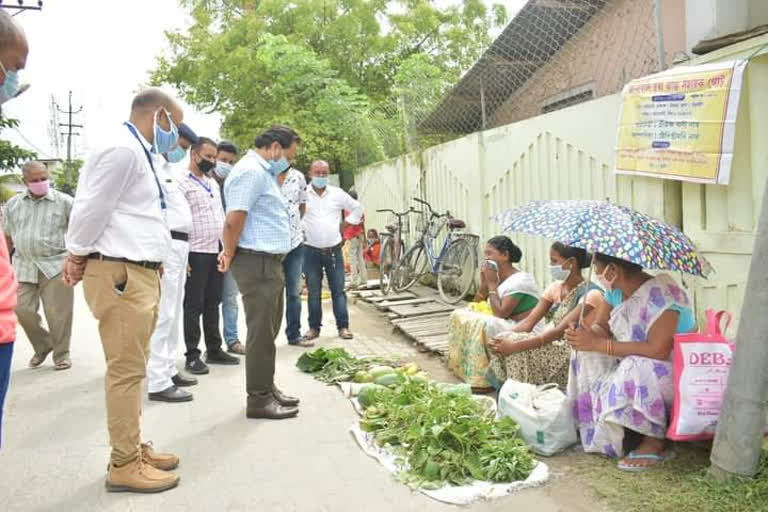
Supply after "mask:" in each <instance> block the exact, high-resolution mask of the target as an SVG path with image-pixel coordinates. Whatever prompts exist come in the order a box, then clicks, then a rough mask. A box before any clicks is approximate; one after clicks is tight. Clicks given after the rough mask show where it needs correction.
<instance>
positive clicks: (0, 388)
mask: <svg viewBox="0 0 768 512" xmlns="http://www.w3.org/2000/svg"><path fill="white" fill-rule="evenodd" d="M11 356H13V342H11V343H0V445H2V441H3V404H5V394H6V393H7V392H8V383H9V382H10V379H11Z"/></svg>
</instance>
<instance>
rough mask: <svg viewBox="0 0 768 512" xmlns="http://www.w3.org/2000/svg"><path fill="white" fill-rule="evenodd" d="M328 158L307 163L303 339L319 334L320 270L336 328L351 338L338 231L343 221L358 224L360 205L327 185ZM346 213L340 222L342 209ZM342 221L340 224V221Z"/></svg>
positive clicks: (341, 334)
mask: <svg viewBox="0 0 768 512" xmlns="http://www.w3.org/2000/svg"><path fill="white" fill-rule="evenodd" d="M329 173H330V168H329V166H328V162H324V161H323V160H316V161H314V162H312V164H311V165H310V166H309V177H310V179H311V181H310V186H309V187H307V212H306V214H305V215H304V218H303V225H304V238H305V243H304V247H305V249H304V274H305V275H306V277H307V291H308V294H309V297H308V299H307V309H309V331H307V334H306V336H305V338H306V340H307V341H310V340H313V339H315V338H317V337H318V336H320V328H321V326H322V321H323V307H322V304H321V294H322V283H323V272H325V275H326V277H327V278H328V285H329V286H330V288H331V300H332V303H333V316H334V317H335V318H336V328H337V329H338V333H339V336H340V337H341V338H342V339H351V338H352V332H351V331H350V330H349V313H348V311H347V294H346V293H345V291H344V256H343V255H342V253H341V246H342V242H341V232H342V230H343V228H344V226H345V225H346V224H360V222H361V221H362V218H363V207H362V205H361V204H360V203H359V202H357V201H355V200H354V199H352V197H350V195H349V194H347V193H346V192H344V191H343V190H342V189H340V188H338V187H334V186H331V185H328V174H329ZM344 210H348V211H349V214H348V215H347V216H346V218H344V222H343V223H342V222H341V218H342V212H343V211H344ZM342 224H344V225H342Z"/></svg>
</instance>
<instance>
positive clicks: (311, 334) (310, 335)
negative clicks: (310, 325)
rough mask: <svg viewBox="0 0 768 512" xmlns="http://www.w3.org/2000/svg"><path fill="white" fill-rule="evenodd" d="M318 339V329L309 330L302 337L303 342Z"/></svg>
mask: <svg viewBox="0 0 768 512" xmlns="http://www.w3.org/2000/svg"><path fill="white" fill-rule="evenodd" d="M319 337H320V329H310V330H308V331H307V334H305V335H304V341H311V340H314V339H317V338H319Z"/></svg>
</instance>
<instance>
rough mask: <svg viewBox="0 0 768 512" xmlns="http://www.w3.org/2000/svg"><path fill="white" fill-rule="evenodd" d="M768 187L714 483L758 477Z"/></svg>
mask: <svg viewBox="0 0 768 512" xmlns="http://www.w3.org/2000/svg"><path fill="white" fill-rule="evenodd" d="M766 265H768V182H767V183H766V185H765V189H764V190H763V205H762V208H761V211H760V219H759V221H758V224H757V233H756V236H755V245H754V248H753V249H752V262H751V263H750V265H749V274H748V276H747V286H746V290H745V292H744V305H743V306H742V309H741V321H740V322H739V329H738V331H737V333H736V348H735V349H734V353H733V364H732V365H731V372H730V374H729V376H728V388H727V390H726V392H725V396H724V397H723V408H722V411H721V412H720V419H719V420H718V422H717V431H716V433H715V443H714V446H713V447H712V455H711V456H710V460H711V461H712V466H711V468H710V473H711V474H712V476H714V477H715V478H717V479H720V480H729V479H731V478H732V477H734V476H745V477H752V476H755V473H757V469H758V465H759V463H760V452H761V449H762V445H763V428H765V412H766V403H768V373H766V367H768V315H766V314H765V311H766V309H768V272H766V271H765V268H766Z"/></svg>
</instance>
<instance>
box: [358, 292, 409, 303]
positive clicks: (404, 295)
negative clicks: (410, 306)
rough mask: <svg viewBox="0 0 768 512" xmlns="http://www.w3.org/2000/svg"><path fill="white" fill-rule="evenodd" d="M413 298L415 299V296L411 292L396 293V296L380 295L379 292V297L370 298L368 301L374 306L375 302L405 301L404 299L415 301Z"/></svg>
mask: <svg viewBox="0 0 768 512" xmlns="http://www.w3.org/2000/svg"><path fill="white" fill-rule="evenodd" d="M415 298H416V294H415V293H411V292H405V293H398V294H396V295H381V292H379V295H376V296H372V297H371V298H370V299H369V302H371V303H374V304H375V303H377V302H384V301H396V300H406V299H415Z"/></svg>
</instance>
